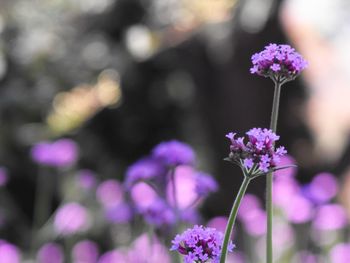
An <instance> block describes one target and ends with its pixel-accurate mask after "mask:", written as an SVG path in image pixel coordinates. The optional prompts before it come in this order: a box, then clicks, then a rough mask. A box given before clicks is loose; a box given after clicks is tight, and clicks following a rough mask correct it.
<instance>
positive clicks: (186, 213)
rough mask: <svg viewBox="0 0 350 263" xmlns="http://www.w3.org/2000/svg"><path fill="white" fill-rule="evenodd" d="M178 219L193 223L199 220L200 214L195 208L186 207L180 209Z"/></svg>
mask: <svg viewBox="0 0 350 263" xmlns="http://www.w3.org/2000/svg"><path fill="white" fill-rule="evenodd" d="M180 219H181V221H182V222H186V223H190V224H192V225H194V224H198V223H199V222H200V220H201V216H200V214H199V213H198V211H197V210H196V209H194V208H188V209H185V210H182V211H180Z"/></svg>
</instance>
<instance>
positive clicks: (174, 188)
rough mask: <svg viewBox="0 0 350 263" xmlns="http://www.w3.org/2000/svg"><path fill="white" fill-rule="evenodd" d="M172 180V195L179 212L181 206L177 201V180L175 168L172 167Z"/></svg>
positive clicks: (176, 209)
mask: <svg viewBox="0 0 350 263" xmlns="http://www.w3.org/2000/svg"><path fill="white" fill-rule="evenodd" d="M170 181H171V185H172V197H173V202H174V208H175V211H176V213H177V211H178V209H179V206H178V203H177V190H176V182H175V168H170Z"/></svg>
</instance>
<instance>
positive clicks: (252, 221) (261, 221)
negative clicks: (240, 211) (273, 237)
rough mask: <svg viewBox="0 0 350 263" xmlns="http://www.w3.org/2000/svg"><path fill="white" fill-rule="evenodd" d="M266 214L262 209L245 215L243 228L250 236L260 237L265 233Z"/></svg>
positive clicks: (253, 210)
mask: <svg viewBox="0 0 350 263" xmlns="http://www.w3.org/2000/svg"><path fill="white" fill-rule="evenodd" d="M266 219H267V218H266V212H265V211H264V210H262V209H259V208H258V209H252V210H250V211H249V212H247V213H246V214H245V217H244V221H243V226H244V229H245V231H246V232H247V233H248V234H249V235H251V236H261V235H264V234H265V233H266Z"/></svg>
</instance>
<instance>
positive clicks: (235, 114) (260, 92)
mask: <svg viewBox="0 0 350 263" xmlns="http://www.w3.org/2000/svg"><path fill="white" fill-rule="evenodd" d="M306 2H307V3H306ZM311 2H312V3H313V4H312V3H311ZM321 2H322V3H319V2H316V1H304V2H303V1H298V0H286V1H275V0H263V1H262V0H248V1H235V0H215V1H214V0H180V1H175V0H78V1H77V0H75V1H72V0H51V1H46V0H36V1H26V0H16V1H13V0H2V1H1V2H0V36H1V37H0V122H1V129H0V160H1V165H2V166H4V167H6V168H7V169H8V172H9V175H10V181H9V184H8V189H9V193H10V194H11V195H12V196H13V198H14V202H16V203H17V205H18V206H19V209H20V210H21V211H22V214H23V216H24V217H26V218H27V219H28V220H29V221H31V218H32V211H33V200H34V193H35V180H36V174H37V172H38V168H37V166H36V165H35V164H34V163H33V161H32V160H31V158H30V155H29V150H30V147H31V146H32V145H33V144H35V143H36V142H38V141H41V140H47V139H52V138H56V137H71V138H73V139H75V140H76V141H77V142H78V143H79V147H80V153H81V158H80V164H79V165H80V166H82V167H86V168H90V169H93V170H95V171H98V173H99V175H100V176H101V177H102V178H118V179H122V178H123V176H124V175H123V173H124V171H125V169H126V167H127V166H128V165H130V164H131V163H132V162H134V161H135V160H137V159H139V158H140V157H142V156H144V155H146V154H148V153H149V151H150V149H151V148H152V147H153V146H154V145H156V144H157V143H159V142H161V141H164V140H168V139H173V138H175V139H178V140H183V141H185V142H187V143H189V144H190V145H192V146H193V147H194V148H195V150H196V151H197V152H198V163H197V165H198V166H199V167H200V168H202V169H205V170H207V171H210V172H211V173H212V174H213V175H214V176H215V177H216V178H217V180H218V181H219V183H220V186H221V191H220V192H218V193H217V194H215V195H213V196H212V197H211V198H210V199H209V200H208V202H207V203H206V205H205V206H204V208H203V212H204V214H205V216H206V217H212V216H214V215H223V214H227V213H228V210H229V207H230V205H231V200H232V198H233V196H234V195H235V193H236V192H237V190H238V187H239V184H240V182H241V180H242V177H241V174H240V171H239V170H238V169H237V168H236V167H234V166H232V165H231V164H229V163H225V162H224V161H223V158H224V157H226V156H227V154H228V151H229V143H228V141H227V139H226V138H225V134H226V133H228V132H230V131H236V132H239V133H241V134H243V133H244V132H246V131H247V130H248V129H250V128H252V127H268V125H269V120H270V112H271V103H272V95H273V83H272V82H271V81H270V80H269V79H264V78H261V77H258V76H254V75H251V74H250V73H249V68H250V66H251V62H250V57H251V55H252V54H253V53H255V52H257V51H260V50H261V49H262V48H263V47H264V46H265V45H267V44H269V43H271V42H275V43H290V44H291V45H293V46H294V47H296V49H297V50H298V51H299V52H300V53H301V54H302V55H303V56H304V57H305V58H306V59H307V60H308V61H309V68H308V69H307V70H306V72H305V74H304V75H302V76H301V77H299V78H298V79H297V80H296V81H294V82H291V83H288V84H286V85H285V87H284V88H283V91H282V97H281V108H280V121H279V124H278V134H280V135H281V140H280V144H281V145H285V146H286V148H287V149H288V150H289V153H290V155H292V156H293V157H294V158H295V159H296V161H297V163H298V169H299V172H298V179H299V180H300V181H301V182H308V181H310V179H311V178H312V176H313V175H315V174H316V173H317V172H320V171H330V172H334V173H335V174H336V175H337V176H339V177H342V178H347V177H346V174H347V173H349V172H348V169H349V158H350V147H349V128H350V107H349V104H348V102H347V101H348V98H349V97H350V96H349V94H350V89H349V86H348V85H349V84H348V83H350V82H349V78H350V67H349V65H348V63H345V62H346V61H348V60H346V58H349V54H350V52H349V46H350V45H349V40H350V22H349V17H348V16H347V15H346V14H347V13H346V10H347V11H349V3H348V2H347V1H346V0H343V1H337V2H336V3H335V2H333V1H326V0H324V1H321ZM315 6H317V8H315V10H314V9H313V7H315ZM330 8H331V10H333V11H334V12H327V10H330ZM264 187H265V183H264V178H259V179H257V180H255V181H254V182H253V183H252V185H251V187H250V189H249V191H251V192H254V193H257V194H259V195H260V196H261V197H262V196H263V195H264ZM348 199H349V198H348ZM345 200H347V197H345ZM17 222H22V220H16V219H14V221H13V223H12V226H11V227H8V228H6V229H2V230H1V232H0V233H1V234H0V235H4V236H6V237H7V238H8V239H9V240H16V238H17V239H19V238H20V235H17V234H18V233H20V232H21V226H20V223H19V224H17Z"/></svg>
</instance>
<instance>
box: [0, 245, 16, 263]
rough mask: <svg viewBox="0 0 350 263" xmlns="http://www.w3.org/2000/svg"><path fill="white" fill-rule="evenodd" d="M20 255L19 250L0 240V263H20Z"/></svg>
mask: <svg viewBox="0 0 350 263" xmlns="http://www.w3.org/2000/svg"><path fill="white" fill-rule="evenodd" d="M20 262H21V253H20V251H19V249H18V248H17V247H16V246H14V245H12V244H10V243H8V242H6V241H4V240H0V263H20Z"/></svg>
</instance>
